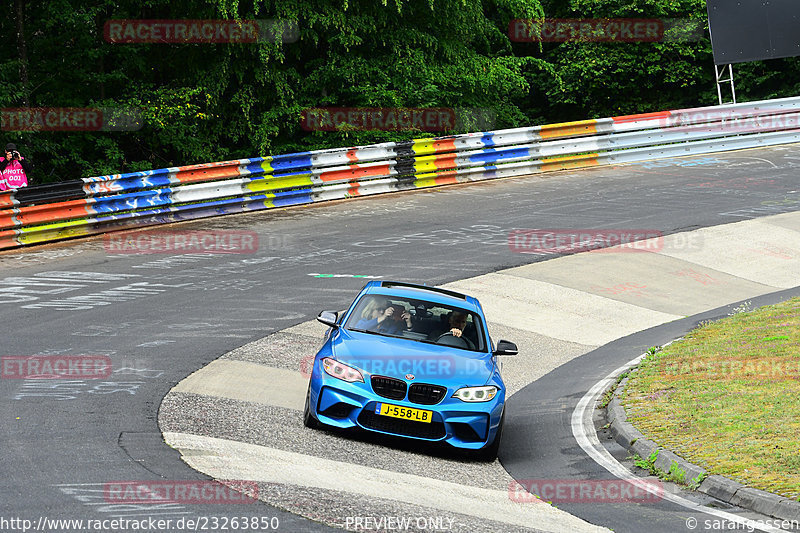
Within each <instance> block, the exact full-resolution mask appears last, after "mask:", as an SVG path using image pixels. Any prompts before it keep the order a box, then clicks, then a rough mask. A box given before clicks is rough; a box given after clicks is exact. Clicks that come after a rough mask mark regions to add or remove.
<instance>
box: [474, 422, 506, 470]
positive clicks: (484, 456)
mask: <svg viewBox="0 0 800 533" xmlns="http://www.w3.org/2000/svg"><path fill="white" fill-rule="evenodd" d="M505 421H506V410H505V409H503V414H502V415H500V426H499V427H498V428H497V433H495V435H494V440H493V441H492V443H491V444H487V445H486V446H484V447H483V448H481V449H480V450H478V451H477V452H476V453H475V458H476V459H477V460H479V461H486V462H493V461H494V460H495V459H497V452H498V451H500V440H501V439H502V437H503V425H504V424H505Z"/></svg>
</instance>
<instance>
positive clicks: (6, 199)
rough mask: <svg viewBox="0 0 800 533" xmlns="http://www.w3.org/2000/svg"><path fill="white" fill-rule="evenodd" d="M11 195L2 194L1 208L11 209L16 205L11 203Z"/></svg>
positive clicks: (7, 193)
mask: <svg viewBox="0 0 800 533" xmlns="http://www.w3.org/2000/svg"><path fill="white" fill-rule="evenodd" d="M11 194H12V193H10V192H3V193H0V207H11V206H12V205H14V202H12V201H11Z"/></svg>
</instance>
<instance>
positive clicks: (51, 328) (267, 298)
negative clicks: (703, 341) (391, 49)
mask: <svg viewBox="0 0 800 533" xmlns="http://www.w3.org/2000/svg"><path fill="white" fill-rule="evenodd" d="M798 206H800V148H798V147H797V146H785V147H779V148H773V149H768V150H752V151H742V152H733V153H727V154H718V155H714V156H702V157H694V158H682V159H671V160H661V161H653V162H648V163H641V164H634V165H625V166H621V167H617V168H603V169H593V170H583V171H574V172H558V173H553V174H546V175H539V176H535V177H527V178H515V179H507V180H500V181H495V182H490V183H480V184H472V185H465V186H454V187H447V188H441V189H436V190H425V191H416V192H412V193H402V194H395V195H388V196H379V197H374V198H364V199H358V200H353V201H347V202H338V203H332V204H329V205H319V206H312V207H304V208H293V209H287V210H281V211H274V212H265V213H257V214H248V215H236V216H229V217H223V218H217V219H210V220H207V221H202V222H195V223H190V224H183V225H181V226H179V227H172V228H171V229H173V228H179V229H180V230H186V229H202V230H208V231H217V230H242V231H253V232H256V233H257V234H258V241H259V248H258V250H257V252H256V253H253V254H245V255H230V254H188V255H167V254H139V255H134V254H124V253H115V252H113V251H107V250H106V249H105V248H104V244H103V240H102V239H101V238H95V239H90V240H82V241H73V242H70V243H62V244H57V245H50V246H46V247H38V248H31V249H29V250H25V251H23V252H19V251H15V252H13V253H3V254H0V287H2V288H1V289H0V317H2V321H3V324H4V326H5V328H6V333H5V334H4V335H3V342H2V348H0V351H1V352H2V353H1V354H0V355H3V356H32V355H95V356H102V355H105V356H108V357H110V359H111V362H112V369H113V372H112V375H111V376H109V377H107V378H105V379H103V380H102V381H100V380H88V379H85V380H47V381H45V380H33V379H2V380H0V395H2V398H3V402H2V407H1V408H0V409H2V420H3V429H4V431H3V440H2V449H3V450H4V452H5V460H4V461H3V462H2V466H0V479H2V481H0V483H2V501H3V506H2V513H0V516H2V517H3V518H18V519H26V520H32V521H33V523H34V524H36V523H37V522H38V521H39V519H40V517H47V518H48V519H84V520H87V519H104V518H112V517H128V518H141V517H160V518H164V519H173V520H177V519H179V518H181V517H183V518H186V517H191V518H197V517H213V516H217V517H231V516H246V517H270V518H271V517H277V518H278V519H279V522H280V528H279V529H280V530H282V531H321V530H328V529H330V528H329V527H328V526H326V525H323V524H320V523H319V522H316V521H312V520H307V519H305V518H300V517H298V516H297V515H295V514H293V513H290V512H286V511H283V510H279V509H277V508H274V507H271V506H269V505H268V504H264V503H256V504H251V505H231V504H227V505H226V504H216V505H210V504H205V505H187V504H183V505H180V504H163V505H159V506H157V508H156V507H155V506H153V505H152V504H150V505H121V504H115V503H109V502H108V501H107V498H105V497H104V491H103V488H104V486H105V484H107V483H110V482H114V481H121V480H192V479H207V478H206V476H204V475H202V474H200V473H198V472H195V471H194V470H192V469H191V468H189V467H188V466H187V465H186V464H185V463H184V462H183V461H182V460H181V458H180V455H179V453H178V452H177V451H175V450H174V449H172V448H170V447H169V446H167V445H165V444H164V443H163V441H162V435H161V431H160V430H159V426H158V423H157V417H158V409H159V406H160V405H161V401H162V399H163V398H164V396H165V395H166V394H167V393H168V392H169V391H170V390H171V389H172V388H173V387H174V386H175V385H176V384H178V383H179V382H180V381H182V380H183V379H184V378H186V377H187V376H188V375H189V374H191V373H192V372H194V371H196V370H198V369H199V368H201V367H203V366H204V365H206V364H208V363H210V362H211V361H214V360H215V359H217V358H218V357H220V356H221V355H223V354H226V353H228V352H231V351H232V350H234V349H236V348H238V347H240V346H243V345H246V344H248V343H250V342H252V341H255V340H257V339H260V338H262V337H265V336H267V335H269V334H271V333H275V332H278V331H281V330H284V329H286V328H289V327H291V326H293V325H296V324H299V323H302V322H305V321H308V320H310V319H312V318H313V317H314V316H316V314H317V312H318V311H319V310H321V309H342V308H344V307H345V306H347V305H348V304H349V302H350V300H351V299H352V297H353V296H354V295H355V292H356V291H357V289H358V288H360V286H361V285H362V284H363V283H364V279H363V278H358V277H352V276H375V277H380V278H384V279H402V280H409V281H416V282H427V283H431V284H437V285H439V284H444V283H448V282H455V281H457V280H461V279H464V278H470V277H474V276H479V275H482V274H486V273H490V272H495V271H498V270H501V269H507V268H512V267H518V266H522V265H526V264H529V263H533V262H542V261H547V260H549V259H553V258H554V256H553V255H548V254H521V253H515V252H513V251H511V250H510V249H509V246H508V235H509V232H511V231H513V230H514V229H521V228H522V229H524V228H596V229H597V228H630V229H635V228H639V229H651V230H659V231H662V232H664V233H665V234H673V233H677V232H686V231H691V230H695V229H698V228H705V227H709V226H716V225H721V224H728V223H732V222H741V221H744V220H750V219H755V218H759V217H765V216H769V215H777V214H780V213H790V212H794V211H798ZM162 231H163V230H162ZM794 246H795V247H796V246H797V243H794ZM112 289H113V290H112ZM738 300H739V299H737V298H732V299H731V300H730V301H731V302H734V301H738ZM720 305H721V304H720ZM712 314H713V313H712ZM720 314H724V311H718V312H717V313H716V315H720ZM490 320H491V318H490ZM690 326H691V324H672V325H671V327H674V328H676V329H675V331H677V330H680V329H681V328H688V327H690ZM651 333H653V332H651ZM673 333H674V331H673V330H667V331H659V332H655V333H654V335H655V336H669V335H672V334H673ZM511 340H515V341H519V342H520V344H523V343H524V339H517V338H514V339H511ZM642 343H644V344H647V342H645V340H644V339H641V340H634V341H632V342H630V343H627V344H625V345H624V348H625V350H630V352H631V354H630V357H629V359H632V358H633V357H635V356H636V355H638V354H636V353H633V352H635V350H636V349H638V348H639V347H640V345H641V344H642ZM574 344H575V347H574V350H573V357H574V356H577V355H579V354H580V353H582V352H583V351H582V350H581V349H580V348H581V346H590V345H591V343H588V342H583V343H582V342H579V341H576V342H575V343H574ZM651 344H652V343H651ZM602 349H603V348H599V350H602ZM586 357H589V354H587V355H583V356H582V357H578V358H577V359H574V360H573V362H572V363H570V364H571V365H572V366H570V367H567V366H564V367H563V369H562V368H561V367H559V368H558V369H556V370H554V372H553V374H551V375H549V376H546V377H545V378H544V379H543V380H542V383H549V380H551V379H552V381H553V383H563V382H564V381H567V382H569V383H570V384H571V385H574V386H575V387H577V388H576V390H578V389H579V388H580V387H581V386H584V385H585V384H587V383H590V382H591V380H592V379H593V378H594V377H595V375H594V374H595V373H597V376H596V377H597V379H600V378H602V377H604V376H605V374H603V373H602V372H600V370H602V368H599V367H598V368H596V367H590V368H586V367H585V366H583V367H582V366H580V364H581V363H580V362H581V361H582V360H583V359H585V358H586ZM601 357H602V353H601ZM576 368H577V369H579V370H576ZM550 370H553V368H543V369H542V371H540V372H539V371H536V372H534V374H537V375H536V377H540V376H543V375H545V374H546V373H547V372H549V371H550ZM567 372H572V374H568V373H567ZM576 373H578V374H579V376H580V379H578V378H577V377H576V378H575V379H574V380H570V379H567V378H568V377H569V376H570V375H578V374H576ZM606 373H607V372H606ZM565 376H566V378H565ZM507 377H508V376H507ZM510 379H511V381H513V377H511V378H510ZM526 383H527V382H526ZM526 383H519V385H520V386H522V385H525V384H526ZM264 386H265V387H269V386H270V384H269V383H265V384H264ZM550 390H552V389H549V388H548V387H547V386H542V387H539V388H530V389H526V388H523V389H522V390H521V392H520V393H518V395H515V396H513V397H512V399H511V400H510V401H509V409H510V411H509V419H508V420H507V422H508V427H507V435H508V436H509V439H508V441H507V442H506V443H504V446H503V447H502V448H501V460H502V462H503V466H505V467H506V468H507V469H508V470H509V472H510V473H511V475H513V476H514V477H516V478H518V479H519V478H530V477H533V476H538V477H543V476H545V475H547V476H550V477H553V478H557V477H559V476H561V477H566V476H567V474H566V473H564V472H563V471H560V470H558V465H557V463H548V464H550V465H552V468H553V470H551V471H547V473H546V474H545V473H544V471H540V470H537V468H538V466H540V465H542V464H543V463H541V461H540V457H537V453H538V452H537V451H538V450H541V447H534V446H531V443H534V444H535V443H536V440H535V438H534V437H535V435H536V434H537V433H536V428H535V426H537V424H536V421H535V420H533V419H532V417H536V416H539V415H541V416H542V419H543V421H542V424H543V425H542V426H538V427H539V428H542V427H551V428H553V429H552V431H551V434H552V435H556V434H557V433H558V432H559V431H561V430H563V429H564V428H568V427H569V413H567V415H566V418H565V417H564V415H563V414H558V413H556V411H552V410H551V411H549V412H537V411H536V410H535V409H531V410H526V409H523V408H522V406H526V405H529V404H528V403H527V402H540V401H545V400H547V397H548V395H549V394H550V393H549V392H548V391H550ZM556 392H557V391H553V394H552V395H550V396H551V397H550V398H549V399H550V400H551V401H555V400H556V398H557V397H556V396H553V395H554V394H556ZM561 393H563V390H562V391H560V392H559V394H561ZM578 399H579V398H574V401H576V402H577V400H578ZM191 407H192V408H195V407H196V405H194V404H192V405H191ZM515 407H516V408H517V409H518V410H517V412H516V413H515V412H514V410H513V409H514V408H515ZM212 408H213V406H208V409H209V410H212ZM565 412H566V411H565ZM194 415H195V417H196V418H197V419H198V420H201V421H202V420H203V416H204V412H203V411H196V412H194ZM242 415H243V416H241V417H240V418H239V419H237V420H236V421H233V422H232V423H231V425H232V426H233V428H234V429H231V428H229V429H230V431H231V432H234V431H236V430H238V431H240V432H242V433H247V432H248V431H252V432H254V433H256V434H258V433H260V432H261V433H263V432H268V431H269V429H268V428H259V427H252V426H251V427H248V424H249V422H250V421H251V420H252V419H250V418H249V417H248V416H247V415H248V413H242ZM234 422H235V423H234ZM297 422H299V416H298V420H297ZM548 425H549V426H548ZM559 427H560V428H561V429H560V430H559ZM322 435H325V434H324V433H323V434H322ZM531 439H534V440H531ZM329 440H330V442H331V445H332V446H337V447H340V448H342V449H343V450H344V451H345V453H343V454H342V456H341V458H342V462H344V463H354V464H361V463H363V464H365V465H373V466H374V467H375V468H378V467H379V466H380V467H381V468H383V469H388V470H392V469H396V470H395V471H398V470H402V471H403V472H406V473H414V475H419V476H424V477H427V478H434V479H441V478H442V477H444V476H445V475H446V472H445V471H447V472H450V471H455V472H456V474H457V475H459V476H462V478H463V483H464V484H465V486H466V485H467V484H469V485H471V486H478V485H483V484H485V485H496V484H497V480H496V479H483V478H481V476H482V475H485V474H490V475H491V473H492V472H495V470H493V469H495V468H499V465H498V464H497V463H495V465H494V466H492V465H480V464H476V463H468V462H463V463H457V462H456V464H455V466H454V463H453V461H452V460H451V459H449V458H447V457H443V456H441V455H437V454H435V453H434V454H431V455H421V454H418V453H413V450H412V451H411V452H409V453H406V452H405V451H403V450H402V449H398V448H395V447H386V446H376V445H373V444H372V443H365V442H363V441H359V440H354V441H353V442H349V441H348V440H347V439H341V438H338V437H337V438H336V439H329ZM543 442H546V441H544V439H543ZM350 445H352V446H350ZM367 445H368V446H367ZM298 446H302V443H298ZM348 448H352V449H353V450H362V449H363V450H367V449H369V450H370V453H372V454H374V455H373V456H370V457H368V458H367V457H359V456H358V454H350V455H347V454H346V450H347V449H348ZM401 452H402V453H401ZM561 452H564V453H566V454H567V455H573V456H575V455H576V454H577V453H578V452H580V448H578V447H577V444H576V443H574V442H573V443H572V449H571V450H561ZM561 452H560V453H561ZM382 453H383V454H385V456H386V457H392V458H395V457H399V456H401V455H402V456H403V457H404V458H405V459H408V462H405V463H401V464H399V465H395V463H390V464H387V463H384V462H382V458H381V454H382ZM526 457H527V458H526ZM573 459H574V461H577V462H573V463H571V465H570V467H571V468H573V471H572V472H571V473H570V475H574V472H575V471H574V469H575V468H576V465H577V468H578V469H579V470H580V471H582V472H585V474H583V475H585V476H587V477H590V478H591V477H592V476H599V475H601V474H602V472H601V471H600V469H599V467H598V466H597V465H596V464H594V463H591V462H590V460H589V459H588V458H587V457H583V458H580V457H573ZM415 461H418V463H417V462H415ZM423 467H424V470H422V469H421V468H423ZM437 468H439V469H441V471H437ZM265 490H269V487H267V488H265ZM329 497H330V494H328V493H327V492H326V491H324V490H319V491H317V492H314V491H309V492H307V493H305V494H302V495H294V494H289V495H285V497H284V501H289V502H291V501H293V500H297V501H299V500H301V499H304V500H307V499H310V500H311V502H312V503H314V504H315V505H317V506H318V507H319V508H325V507H326V505H330V506H333V505H334V504H335V503H336V502H335V500H331V499H329ZM361 501H362V502H363V504H364V505H365V506H368V507H369V509H368V511H369V514H370V515H372V516H380V515H384V516H396V515H398V514H402V513H405V514H407V512H408V509H407V508H403V509H399V510H398V509H395V508H394V506H393V504H392V502H391V501H389V500H385V499H379V500H374V501H370V500H369V498H363V499H362V500H361ZM560 507H562V508H565V509H566V510H567V511H569V512H570V513H573V514H574V515H576V516H578V517H580V518H583V519H584V520H587V521H588V522H590V523H593V524H598V525H601V526H605V527H608V528H611V529H613V530H615V531H636V530H641V529H642V528H644V527H646V528H647V529H648V530H651V531H674V530H675V529H674V524H675V523H677V522H675V521H671V520H672V519H677V518H680V517H683V515H680V512H681V511H680V510H677V509H674V508H671V507H670V506H669V505H668V504H660V505H658V506H655V507H653V508H652V509H649V510H648V514H647V515H645V514H644V513H642V512H641V509H640V508H639V509H637V510H636V511H634V512H632V511H631V509H630V508H628V507H627V506H623V505H620V506H618V507H615V506H606V507H604V508H603V509H601V510H598V508H597V507H594V508H589V509H586V508H585V506H584V508H583V509H581V508H580V506H575V505H573V506H566V507H563V506H560ZM285 508H291V507H290V506H285ZM365 508H366V507H365ZM637 513H638V514H637ZM679 515H680V516H679ZM637 518H638V519H640V520H642V521H646V525H645V524H644V523H639V524H637V523H636V522H635V520H636V519H637ZM321 520H322V521H325V520H324V519H322V518H321ZM631 524H633V525H631ZM0 525H2V523H0ZM526 527H528V528H532V529H535V528H536V527H537V524H535V523H531V524H529V525H527V526H526ZM666 528H672V529H666ZM51 529H52V530H54V531H58V530H60V531H80V530H81V529H78V528H74V527H73V528H69V527H67V528H61V529H56V528H51ZM520 529H522V526H521V527H520ZM3 530H5V529H3ZM9 530H11V529H10V528H9ZM173 530H176V531H177V530H178V529H175V528H173Z"/></svg>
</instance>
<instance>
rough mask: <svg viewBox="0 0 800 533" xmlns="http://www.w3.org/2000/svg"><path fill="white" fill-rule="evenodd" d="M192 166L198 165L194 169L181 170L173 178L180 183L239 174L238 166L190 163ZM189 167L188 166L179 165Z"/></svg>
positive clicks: (233, 176) (234, 176) (232, 176)
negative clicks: (210, 165) (205, 165)
mask: <svg viewBox="0 0 800 533" xmlns="http://www.w3.org/2000/svg"><path fill="white" fill-rule="evenodd" d="M192 166H193V167H200V168H197V169H196V170H182V171H180V172H176V173H175V174H174V177H175V179H177V180H178V181H179V182H180V183H194V182H198V181H212V180H219V179H225V178H236V177H238V176H239V167H238V165H237V166H230V165H225V166H219V167H201V165H192ZM181 168H189V167H181Z"/></svg>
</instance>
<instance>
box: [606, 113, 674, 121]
mask: <svg viewBox="0 0 800 533" xmlns="http://www.w3.org/2000/svg"><path fill="white" fill-rule="evenodd" d="M671 115H672V111H659V112H657V113H641V114H639V115H622V116H621V117H611V119H612V120H613V121H614V122H635V121H637V120H649V119H653V118H669V117H670V116H671Z"/></svg>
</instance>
